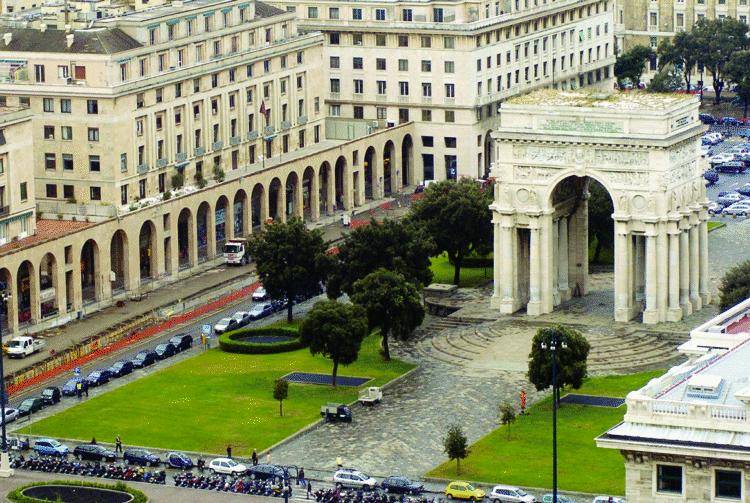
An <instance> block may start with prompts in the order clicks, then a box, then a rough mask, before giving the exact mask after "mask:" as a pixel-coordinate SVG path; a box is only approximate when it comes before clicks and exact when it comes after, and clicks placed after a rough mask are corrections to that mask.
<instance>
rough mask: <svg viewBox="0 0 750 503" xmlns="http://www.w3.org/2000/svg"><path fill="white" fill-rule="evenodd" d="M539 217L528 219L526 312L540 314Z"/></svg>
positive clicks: (530, 314)
mask: <svg viewBox="0 0 750 503" xmlns="http://www.w3.org/2000/svg"><path fill="white" fill-rule="evenodd" d="M539 220H540V219H539V217H532V218H531V219H530V221H529V302H528V304H527V305H526V314H528V315H529V316H538V315H540V314H542V312H543V311H542V253H541V252H542V251H541V246H542V236H541V222H540V221H539Z"/></svg>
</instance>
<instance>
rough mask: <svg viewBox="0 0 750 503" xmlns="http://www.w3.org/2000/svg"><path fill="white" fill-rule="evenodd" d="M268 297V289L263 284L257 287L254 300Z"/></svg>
mask: <svg viewBox="0 0 750 503" xmlns="http://www.w3.org/2000/svg"><path fill="white" fill-rule="evenodd" d="M267 298H268V292H266V289H265V288H264V287H263V285H261V286H259V287H258V288H256V289H255V291H254V292H253V300H254V301H256V302H257V301H259V300H266V299H267Z"/></svg>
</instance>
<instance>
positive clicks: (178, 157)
mask: <svg viewBox="0 0 750 503" xmlns="http://www.w3.org/2000/svg"><path fill="white" fill-rule="evenodd" d="M174 160H175V161H177V162H185V161H186V160H187V153H186V152H177V153H176V154H175V156H174Z"/></svg>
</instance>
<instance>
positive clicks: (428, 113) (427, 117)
mask: <svg viewBox="0 0 750 503" xmlns="http://www.w3.org/2000/svg"><path fill="white" fill-rule="evenodd" d="M422 122H432V110H430V109H427V108H423V109H422Z"/></svg>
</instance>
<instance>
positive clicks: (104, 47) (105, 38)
mask: <svg viewBox="0 0 750 503" xmlns="http://www.w3.org/2000/svg"><path fill="white" fill-rule="evenodd" d="M1 31H2V33H3V34H6V33H10V34H11V40H10V43H9V44H7V45H6V44H5V43H4V42H3V41H2V40H0V52H11V53H17V52H55V53H69V54H115V53H118V52H123V51H128V50H130V49H135V48H137V47H141V43H140V42H138V41H137V40H135V39H134V38H132V37H131V36H129V35H127V34H126V33H125V32H123V31H122V30H120V29H119V28H93V29H86V30H74V31H72V32H71V33H72V34H73V44H72V45H71V46H70V47H68V44H67V38H66V36H67V35H69V33H67V32H66V31H64V30H52V29H47V30H45V31H41V30H39V29H34V28H9V29H3V30H1Z"/></svg>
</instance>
